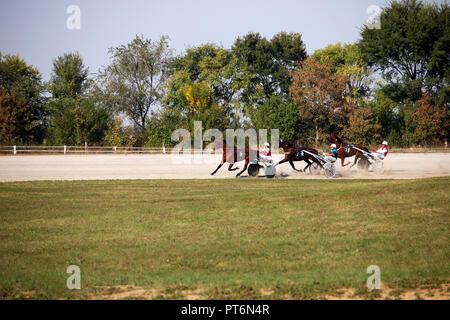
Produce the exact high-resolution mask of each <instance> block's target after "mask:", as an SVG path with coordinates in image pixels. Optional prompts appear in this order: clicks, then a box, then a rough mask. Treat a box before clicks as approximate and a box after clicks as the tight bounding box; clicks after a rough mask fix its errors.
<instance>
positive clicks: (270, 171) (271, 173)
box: [264, 166, 277, 178]
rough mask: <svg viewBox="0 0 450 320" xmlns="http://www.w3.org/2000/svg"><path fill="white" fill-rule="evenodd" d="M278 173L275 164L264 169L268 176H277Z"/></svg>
mask: <svg viewBox="0 0 450 320" xmlns="http://www.w3.org/2000/svg"><path fill="white" fill-rule="evenodd" d="M276 173H277V169H276V168H275V166H268V167H266V169H264V174H265V175H266V177H267V178H273V177H275V174H276Z"/></svg>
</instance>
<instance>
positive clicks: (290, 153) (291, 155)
mask: <svg viewBox="0 0 450 320" xmlns="http://www.w3.org/2000/svg"><path fill="white" fill-rule="evenodd" d="M280 148H282V149H283V151H284V159H283V160H281V161H280V162H278V163H277V164H276V166H277V165H279V164H282V163H284V162H289V164H290V165H291V167H292V169H294V170H295V171H298V172H302V170H301V169H300V170H298V169H296V168H295V166H294V161H305V162H306V163H307V166H306V167H305V168H303V171H305V170H306V169H308V167H309V166H310V165H312V164H313V162H315V163H317V164H318V165H319V166H320V167H323V166H322V163H320V161H319V160H318V159H317V158H315V157H314V156H313V155H311V154H308V153H306V152H303V151H308V152H311V153H314V154H317V155H318V154H319V153H318V152H317V150H316V149H312V148H308V147H301V148H294V147H293V146H292V145H291V143H290V142H289V141H283V140H280Z"/></svg>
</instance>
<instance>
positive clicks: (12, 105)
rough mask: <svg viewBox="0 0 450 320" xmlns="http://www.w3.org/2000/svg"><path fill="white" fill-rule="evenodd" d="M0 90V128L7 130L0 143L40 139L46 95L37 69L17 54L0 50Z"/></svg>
mask: <svg viewBox="0 0 450 320" xmlns="http://www.w3.org/2000/svg"><path fill="white" fill-rule="evenodd" d="M0 93H1V95H2V110H1V113H2V115H1V117H2V121H1V126H2V127H1V129H0V131H2V132H8V135H7V136H2V137H1V139H0V144H4V143H40V142H42V140H43V138H44V134H45V129H46V109H45V103H46V99H45V97H44V95H43V93H44V86H43V84H42V77H41V74H40V73H39V71H38V70H37V69H36V68H34V67H33V66H30V65H27V64H26V62H25V61H24V60H22V59H20V58H19V56H18V55H17V56H12V55H9V54H7V55H2V54H1V53H0ZM7 119H9V120H7ZM6 137H8V138H6Z"/></svg>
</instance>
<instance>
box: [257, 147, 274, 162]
mask: <svg viewBox="0 0 450 320" xmlns="http://www.w3.org/2000/svg"><path fill="white" fill-rule="evenodd" d="M259 158H260V159H261V160H262V161H263V162H268V163H272V152H271V151H270V144H269V143H268V142H264V148H262V149H261V150H259Z"/></svg>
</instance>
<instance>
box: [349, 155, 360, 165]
mask: <svg viewBox="0 0 450 320" xmlns="http://www.w3.org/2000/svg"><path fill="white" fill-rule="evenodd" d="M360 155H361V152H358V153H357V154H355V161H354V162H353V164H352V165H351V166H350V168H352V167H353V166H354V165H355V164H356V162H357V161H358V159H359V157H360Z"/></svg>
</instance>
